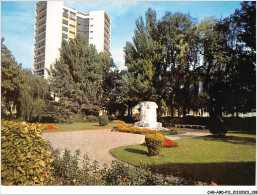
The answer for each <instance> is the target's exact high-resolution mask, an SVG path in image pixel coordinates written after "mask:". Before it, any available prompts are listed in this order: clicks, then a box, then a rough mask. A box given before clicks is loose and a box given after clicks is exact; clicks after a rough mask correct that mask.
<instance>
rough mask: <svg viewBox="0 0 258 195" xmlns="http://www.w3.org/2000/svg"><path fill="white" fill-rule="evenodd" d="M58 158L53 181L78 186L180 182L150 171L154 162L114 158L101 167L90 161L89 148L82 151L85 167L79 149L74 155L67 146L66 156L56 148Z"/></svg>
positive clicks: (56, 183) (58, 183)
mask: <svg viewBox="0 0 258 195" xmlns="http://www.w3.org/2000/svg"><path fill="white" fill-rule="evenodd" d="M53 153H55V156H56V160H55V161H54V162H53V164H54V167H55V172H54V176H55V178H56V180H55V182H54V183H53V185H55V186H57V185H77V186H86V185H90V186H103V185H106V186H114V185H116V186H136V185H141V186H143V185H152V186H153V185H175V184H176V185H177V184H179V183H178V182H177V183H175V182H174V181H173V180H170V179H169V178H168V177H166V176H165V175H160V174H159V176H157V175H156V174H155V173H154V172H152V171H151V168H152V166H151V165H148V164H143V162H142V160H139V162H140V165H139V166H137V167H134V166H130V165H128V164H126V163H123V162H121V161H117V160H116V161H112V164H111V165H110V166H107V165H105V164H104V165H103V166H102V168H100V166H99V163H98V162H97V161H91V160H90V158H89V156H88V154H87V152H86V154H84V155H83V162H82V167H78V154H79V151H76V152H75V154H74V155H71V153H70V151H68V150H67V149H65V152H64V155H63V157H60V152H59V151H58V150H55V151H54V152H53Z"/></svg>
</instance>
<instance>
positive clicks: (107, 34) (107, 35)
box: [104, 31, 110, 39]
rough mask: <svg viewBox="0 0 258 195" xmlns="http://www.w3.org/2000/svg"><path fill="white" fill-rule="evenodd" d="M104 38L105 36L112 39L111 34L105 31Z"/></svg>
mask: <svg viewBox="0 0 258 195" xmlns="http://www.w3.org/2000/svg"><path fill="white" fill-rule="evenodd" d="M104 36H105V37H106V38H107V39H110V34H109V33H107V31H104Z"/></svg>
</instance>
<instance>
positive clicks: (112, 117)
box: [108, 115, 117, 121]
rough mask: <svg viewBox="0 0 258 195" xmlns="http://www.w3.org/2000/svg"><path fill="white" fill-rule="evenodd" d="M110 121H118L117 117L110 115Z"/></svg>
mask: <svg viewBox="0 0 258 195" xmlns="http://www.w3.org/2000/svg"><path fill="white" fill-rule="evenodd" d="M108 119H109V120H110V121H113V120H117V117H116V116H115V115H108Z"/></svg>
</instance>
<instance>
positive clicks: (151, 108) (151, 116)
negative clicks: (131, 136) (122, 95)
mask: <svg viewBox="0 0 258 195" xmlns="http://www.w3.org/2000/svg"><path fill="white" fill-rule="evenodd" d="M157 108H158V105H157V104H156V103H155V102H150V101H144V102H141V103H140V109H141V112H140V113H141V114H140V121H139V122H136V123H135V125H134V126H135V127H143V128H148V129H155V130H168V129H166V128H164V127H162V123H159V122H157V114H156V113H157Z"/></svg>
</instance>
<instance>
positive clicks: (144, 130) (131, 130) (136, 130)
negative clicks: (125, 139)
mask: <svg viewBox="0 0 258 195" xmlns="http://www.w3.org/2000/svg"><path fill="white" fill-rule="evenodd" d="M116 130H117V131H121V132H128V133H138V134H142V133H154V132H156V130H151V129H147V128H138V127H128V126H120V127H117V128H116Z"/></svg>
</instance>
